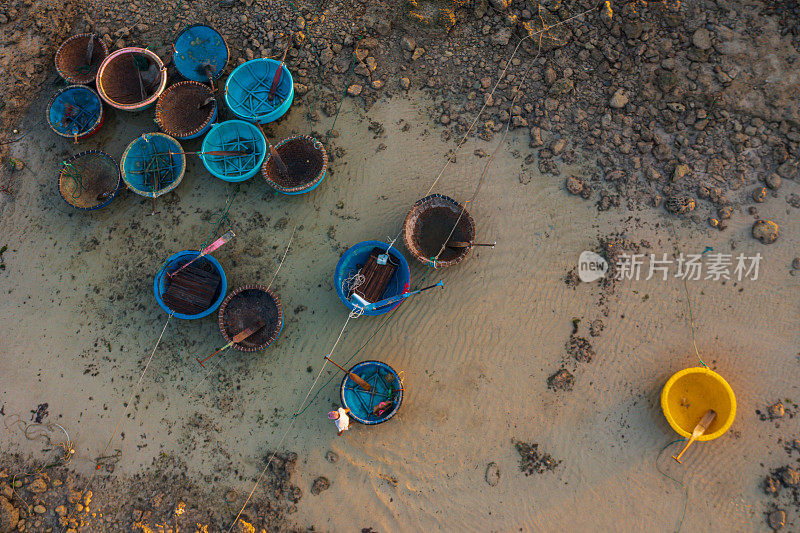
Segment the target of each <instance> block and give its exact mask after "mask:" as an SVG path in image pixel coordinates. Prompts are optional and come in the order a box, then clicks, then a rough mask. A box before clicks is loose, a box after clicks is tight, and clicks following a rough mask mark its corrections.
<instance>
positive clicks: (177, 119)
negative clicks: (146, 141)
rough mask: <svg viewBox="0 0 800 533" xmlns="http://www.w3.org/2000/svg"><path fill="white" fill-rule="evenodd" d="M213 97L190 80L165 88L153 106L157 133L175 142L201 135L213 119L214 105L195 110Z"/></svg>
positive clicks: (214, 103) (206, 88) (205, 86)
mask: <svg viewBox="0 0 800 533" xmlns="http://www.w3.org/2000/svg"><path fill="white" fill-rule="evenodd" d="M213 94H214V93H213V92H211V88H210V87H208V86H207V85H203V84H202V83H199V82H196V81H192V80H187V81H181V82H178V83H176V84H174V85H170V86H169V87H167V89H166V90H165V91H164V92H163V93H161V96H159V97H158V105H157V106H156V122H157V123H158V125H159V127H160V128H161V131H163V132H164V133H166V134H167V135H171V136H173V137H175V138H178V139H186V138H191V137H195V136H197V135H199V134H200V133H202V131H203V130H204V129H205V128H206V127H207V126H208V125H209V124H210V123H211V121H212V120H213V119H214V115H215V113H216V110H217V102H216V100H214V102H213V103H210V104H208V105H206V106H203V107H199V106H200V105H201V104H203V103H204V102H205V101H206V100H208V98H209V97H210V96H213Z"/></svg>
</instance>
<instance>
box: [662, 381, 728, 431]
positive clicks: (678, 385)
mask: <svg viewBox="0 0 800 533" xmlns="http://www.w3.org/2000/svg"><path fill="white" fill-rule="evenodd" d="M661 410H662V411H663V412H664V416H665V417H666V419H667V422H669V425H670V426H672V429H674V430H675V431H676V432H677V433H678V434H679V435H681V436H682V437H685V438H687V439H689V438H692V433H693V431H694V430H695V428H696V426H697V425H698V424H699V423H700V422H701V421H702V420H703V418H704V417H705V416H706V414H707V413H708V412H709V411H714V413H715V416H714V417H713V419H712V420H711V422H710V424H708V426H707V427H705V428H704V429H703V433H702V434H701V435H700V436H698V437H696V440H698V441H708V440H714V439H716V438H718V437H720V436H722V434H723V433H725V432H726V431H728V429H729V428H730V427H731V424H733V420H734V418H736V396H735V395H734V394H733V389H731V386H730V385H728V382H727V381H725V379H723V377H722V376H720V375H719V374H717V373H716V372H714V371H713V370H709V369H708V368H705V367H692V368H686V369H684V370H681V371H680V372H677V373H676V374H674V375H673V376H672V377H671V378H669V380H668V381H667V383H666V384H665V385H664V388H663V389H662V391H661Z"/></svg>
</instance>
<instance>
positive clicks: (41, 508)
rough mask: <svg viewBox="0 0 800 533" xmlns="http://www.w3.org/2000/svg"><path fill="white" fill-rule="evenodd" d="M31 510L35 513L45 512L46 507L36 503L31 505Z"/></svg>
mask: <svg viewBox="0 0 800 533" xmlns="http://www.w3.org/2000/svg"><path fill="white" fill-rule="evenodd" d="M33 512H34V513H36V514H44V513H46V512H47V508H46V507H45V506H44V505H41V504H38V505H34V506H33Z"/></svg>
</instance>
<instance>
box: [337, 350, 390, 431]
mask: <svg viewBox="0 0 800 533" xmlns="http://www.w3.org/2000/svg"><path fill="white" fill-rule="evenodd" d="M350 374H355V375H356V376H358V377H359V378H361V380H363V381H365V382H366V383H367V385H368V387H369V390H366V389H364V387H363V384H359V383H358V382H357V381H356V380H354V379H353V377H352V376H351V375H350ZM341 400H342V405H343V406H344V407H345V408H346V409H350V413H349V415H350V417H351V418H352V419H353V420H355V421H356V422H360V423H362V424H366V425H375V424H382V423H384V422H386V421H387V420H389V419H390V418H392V417H393V416H394V415H396V414H397V411H398V410H399V409H400V404H402V403H403V382H402V379H401V377H400V375H399V374H398V373H397V372H395V370H394V369H393V368H392V367H390V366H389V365H387V364H386V363H382V362H380V361H364V362H362V363H358V364H357V365H355V366H354V367H352V368H351V369H350V370H349V372H348V373H347V374H345V376H344V378H343V379H342V387H341Z"/></svg>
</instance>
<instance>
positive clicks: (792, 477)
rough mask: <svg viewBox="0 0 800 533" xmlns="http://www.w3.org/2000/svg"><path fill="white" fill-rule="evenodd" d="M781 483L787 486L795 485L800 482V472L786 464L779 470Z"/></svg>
mask: <svg viewBox="0 0 800 533" xmlns="http://www.w3.org/2000/svg"><path fill="white" fill-rule="evenodd" d="M781 483H783V484H784V485H785V486H787V487H796V486H797V485H799V484H800V472H798V471H797V470H795V469H794V468H792V467H789V466H787V467H786V468H784V469H783V471H782V472H781Z"/></svg>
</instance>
